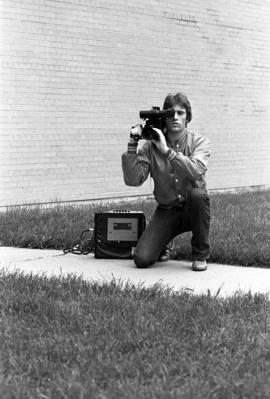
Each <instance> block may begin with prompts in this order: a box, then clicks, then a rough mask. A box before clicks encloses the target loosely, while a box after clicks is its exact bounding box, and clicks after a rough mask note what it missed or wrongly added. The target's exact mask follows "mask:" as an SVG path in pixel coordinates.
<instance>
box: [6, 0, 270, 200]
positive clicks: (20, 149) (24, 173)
mask: <svg viewBox="0 0 270 399" xmlns="http://www.w3.org/2000/svg"><path fill="white" fill-rule="evenodd" d="M0 18H1V31H2V33H1V42H0V44H1V54H2V62H1V69H0V78H1V87H2V92H1V121H0V123H1V137H0V144H1V154H0V155H1V159H0V163H1V165H0V181H1V184H0V205H1V206H4V205H10V204H23V203H33V202H34V203H35V202H51V201H55V200H59V201H60V200H61V201H73V200H86V199H97V198H108V197H121V196H130V195H138V194H148V193H151V191H152V186H151V182H147V183H145V185H144V186H143V187H140V188H130V187H127V186H125V185H124V183H123V180H122V171H121V164H120V155H121V153H122V152H123V151H124V150H125V149H126V143H127V140H128V132H129V129H130V126H131V125H132V124H135V123H138V122H140V120H139V118H138V113H139V110H141V109H149V108H150V107H151V106H152V105H159V106H161V105H162V103H163V100H164V97H165V95H166V94H167V93H168V92H176V91H179V90H183V91H184V92H186V93H187V94H188V96H189V98H190V101H191V104H192V108H193V115H194V117H193V121H192V123H191V124H190V127H191V128H193V129H194V130H198V131H199V132H201V133H203V134H205V135H206V136H208V137H209V138H210V139H211V141H212V144H213V147H214V153H213V156H212V160H211V163H210V167H209V171H208V175H207V177H208V186H209V188H210V189H211V188H212V189H221V188H233V187H245V186H256V185H269V184H270V174H269V170H270V156H269V153H270V134H269V127H270V118H269V115H270V111H269V106H270V87H269V86H270V84H269V82H270V76H269V71H270V58H269V54H270V29H269V26H270V25H269V20H270V3H269V1H264V0H230V1H226V2H224V1H222V0H208V1H200V0H194V1H193V2H187V1H184V0H170V1H162V0H148V1H147V2H145V0H134V1H131V0H100V1H98V0H95V1H91V0H57V1H56V0H1V14H0Z"/></svg>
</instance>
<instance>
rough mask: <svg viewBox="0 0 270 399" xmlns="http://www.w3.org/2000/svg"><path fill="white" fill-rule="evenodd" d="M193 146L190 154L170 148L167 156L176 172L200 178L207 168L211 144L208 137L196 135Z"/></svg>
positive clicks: (192, 177) (192, 178) (194, 178)
mask: <svg viewBox="0 0 270 399" xmlns="http://www.w3.org/2000/svg"><path fill="white" fill-rule="evenodd" d="M192 147H193V148H192V153H191V154H190V156H185V155H183V154H181V153H178V154H177V153H176V152H175V151H173V150H171V149H170V150H168V151H167V153H166V157H167V158H168V160H169V161H170V163H171V165H172V167H173V168H174V170H175V172H176V173H179V175H182V176H183V175H184V176H186V177H187V178H188V179H190V180H198V179H199V178H200V177H201V176H202V175H204V174H205V172H206V170H207V166H208V161H209V157H210V154H211V144H210V141H209V140H208V139H207V138H206V137H203V136H200V135H195V136H194V142H193V144H192Z"/></svg>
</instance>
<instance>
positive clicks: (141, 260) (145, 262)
mask: <svg viewBox="0 0 270 399" xmlns="http://www.w3.org/2000/svg"><path fill="white" fill-rule="evenodd" d="M133 260H134V263H135V265H136V267H138V268H140V269H146V268H147V267H149V266H151V265H152V264H153V263H154V261H153V259H152V258H151V257H150V256H149V255H148V254H143V253H140V252H138V251H136V249H135V251H134V254H133Z"/></svg>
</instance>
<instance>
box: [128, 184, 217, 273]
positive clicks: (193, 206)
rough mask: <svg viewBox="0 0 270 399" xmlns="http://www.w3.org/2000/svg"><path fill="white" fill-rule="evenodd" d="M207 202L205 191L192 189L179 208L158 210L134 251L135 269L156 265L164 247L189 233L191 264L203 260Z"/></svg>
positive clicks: (207, 250) (207, 252)
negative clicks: (192, 261)
mask: <svg viewBox="0 0 270 399" xmlns="http://www.w3.org/2000/svg"><path fill="white" fill-rule="evenodd" d="M209 226H210V200H209V197H208V194H207V192H206V191H205V190H203V189H200V188H194V189H193V190H192V191H190V192H189V195H188V198H187V199H186V201H185V203H184V205H183V206H182V207H180V206H175V207H173V208H170V209H166V208H162V207H160V206H158V207H157V208H156V210H155V213H154V215H153V217H152V219H151V220H150V222H149V223H148V225H147V227H146V229H145V231H144V232H143V234H142V235H141V237H140V239H139V241H138V243H137V246H136V248H135V250H134V254H133V259H134V262H135V264H136V266H137V267H140V268H145V267H148V266H150V265H152V264H153V263H155V262H156V261H157V260H158V258H159V255H160V253H161V252H162V251H163V250H164V248H165V247H166V245H167V244H168V243H169V242H170V241H171V240H172V239H173V238H174V237H176V236H177V235H179V234H181V233H184V232H186V231H192V238H191V248H192V258H193V260H206V259H208V258H209V255H210V247H209Z"/></svg>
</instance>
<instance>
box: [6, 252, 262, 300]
mask: <svg viewBox="0 0 270 399" xmlns="http://www.w3.org/2000/svg"><path fill="white" fill-rule="evenodd" d="M0 268H4V269H5V270H6V271H8V272H12V271H14V270H19V271H22V272H24V273H33V274H46V275H47V276H52V275H63V276H65V275H67V274H70V273H71V274H76V275H80V276H82V277H83V278H84V279H86V280H96V281H100V282H101V281H111V280H112V279H115V280H121V281H129V282H130V283H132V284H135V285H137V284H143V285H144V286H145V287H149V286H152V285H154V284H155V283H161V284H162V285H163V286H166V287H170V288H172V289H173V290H176V291H180V290H188V291H189V292H191V293H194V294H202V293H208V292H210V293H211V294H212V295H215V294H217V293H218V291H219V290H220V292H219V294H218V295H219V297H226V296H230V295H233V294H234V293H235V292H239V291H241V292H242V293H246V292H249V291H250V292H251V293H252V294H254V293H267V294H268V295H269V292H270V269H262V268H255V267H240V266H228V265H219V264H214V263H209V266H208V270H207V271H205V272H193V271H192V270H191V263H190V262H187V261H174V260H170V261H168V262H163V263H160V262H157V263H156V264H155V265H153V266H152V267H150V268H148V269H137V268H136V267H135V266H134V264H133V261H132V260H119V259H95V258H94V255H93V254H89V255H74V254H71V253H69V254H66V255H64V254H63V252H62V251H61V250H45V249H44V250H39V249H24V248H13V247H0Z"/></svg>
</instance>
